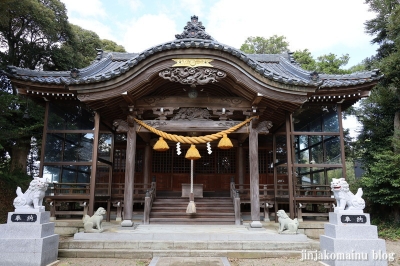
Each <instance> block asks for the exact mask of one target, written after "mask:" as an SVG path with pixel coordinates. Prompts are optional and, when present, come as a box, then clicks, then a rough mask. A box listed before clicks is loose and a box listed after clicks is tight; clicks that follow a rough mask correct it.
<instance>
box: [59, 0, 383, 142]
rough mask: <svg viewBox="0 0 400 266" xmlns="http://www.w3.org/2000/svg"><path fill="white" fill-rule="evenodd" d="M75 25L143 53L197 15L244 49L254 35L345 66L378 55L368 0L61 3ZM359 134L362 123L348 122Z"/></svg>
mask: <svg viewBox="0 0 400 266" xmlns="http://www.w3.org/2000/svg"><path fill="white" fill-rule="evenodd" d="M61 1H62V2H63V3H65V5H66V8H67V11H68V17H69V22H70V23H73V24H76V25H79V26H81V27H82V28H84V29H87V30H92V31H94V32H96V33H97V34H98V35H99V37H100V38H101V39H109V40H112V41H115V42H116V43H117V44H120V45H122V46H124V47H125V49H126V51H127V52H132V53H140V52H142V51H143V50H145V49H147V48H150V47H152V46H155V45H158V44H161V43H164V42H168V41H172V40H174V39H175V34H180V33H182V32H183V28H184V26H186V23H187V22H188V21H190V17H191V16H192V15H196V16H198V17H199V21H200V22H202V23H203V26H205V28H206V32H207V33H208V34H210V35H211V36H212V37H213V38H214V39H216V40H217V41H218V42H220V43H223V44H226V45H229V46H232V47H235V48H238V49H239V48H240V46H241V45H242V44H243V43H244V42H245V40H246V39H247V38H248V37H250V36H253V37H255V36H260V37H264V38H269V37H271V36H273V35H275V34H276V35H278V36H281V35H283V36H285V37H286V41H288V42H289V49H290V50H291V51H293V52H294V51H296V50H303V49H308V50H309V51H310V52H311V54H312V55H313V56H314V58H317V57H318V56H320V55H324V54H329V53H333V54H336V55H337V56H341V55H344V54H349V56H350V61H349V63H348V65H347V66H345V68H349V67H351V66H354V65H356V64H358V63H360V62H361V61H362V60H363V59H365V58H367V57H370V56H371V55H374V54H375V50H376V48H377V46H376V45H371V43H370V42H371V39H372V36H370V35H368V34H367V33H365V29H364V23H365V21H367V20H370V19H372V18H374V17H375V14H374V13H373V12H370V11H369V10H368V5H366V4H364V0H301V1H300V0H279V1H278V0H246V1H239V0H61ZM344 124H345V127H348V128H350V131H351V135H352V136H353V137H355V136H356V134H357V130H360V125H359V124H357V122H356V121H355V119H354V118H349V119H348V120H347V121H344Z"/></svg>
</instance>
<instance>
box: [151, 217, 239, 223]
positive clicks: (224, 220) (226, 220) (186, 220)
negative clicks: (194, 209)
mask: <svg viewBox="0 0 400 266" xmlns="http://www.w3.org/2000/svg"><path fill="white" fill-rule="evenodd" d="M234 223H235V217H234V216H233V217H232V218H229V217H228V218H225V217H219V218H215V217H205V218H202V217H200V218H185V217H174V218H171V217H166V218H165V217H164V218H150V224H234Z"/></svg>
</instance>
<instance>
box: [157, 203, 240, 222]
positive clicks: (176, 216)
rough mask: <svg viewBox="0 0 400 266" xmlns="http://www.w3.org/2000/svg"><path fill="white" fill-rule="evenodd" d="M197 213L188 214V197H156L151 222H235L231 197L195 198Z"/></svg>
mask: <svg viewBox="0 0 400 266" xmlns="http://www.w3.org/2000/svg"><path fill="white" fill-rule="evenodd" d="M195 203H196V213H195V214H186V208H187V206H188V199H187V198H156V200H155V201H154V202H153V205H152V209H151V212H150V219H149V221H150V224H225V225H226V224H234V223H235V212H234V207H233V202H232V199H231V198H199V199H195Z"/></svg>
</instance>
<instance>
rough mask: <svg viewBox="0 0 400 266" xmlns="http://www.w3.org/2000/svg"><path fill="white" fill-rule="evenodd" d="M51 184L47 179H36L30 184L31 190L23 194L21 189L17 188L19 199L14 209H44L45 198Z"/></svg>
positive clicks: (17, 198)
mask: <svg viewBox="0 0 400 266" xmlns="http://www.w3.org/2000/svg"><path fill="white" fill-rule="evenodd" d="M48 186H49V184H48V183H47V180H46V178H39V177H35V178H34V179H33V180H32V181H31V183H30V184H29V188H28V189H27V190H26V191H25V193H22V189H21V188H20V187H18V188H17V191H16V192H17V197H16V198H15V199H14V207H15V209H16V210H18V209H35V210H40V209H43V210H44V207H43V198H44V196H45V192H46V190H47V187H48Z"/></svg>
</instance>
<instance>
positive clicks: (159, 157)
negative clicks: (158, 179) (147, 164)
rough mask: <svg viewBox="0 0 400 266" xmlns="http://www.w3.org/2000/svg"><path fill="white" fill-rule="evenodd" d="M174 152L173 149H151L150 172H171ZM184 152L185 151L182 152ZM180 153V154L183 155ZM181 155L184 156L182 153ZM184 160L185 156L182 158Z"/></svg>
mask: <svg viewBox="0 0 400 266" xmlns="http://www.w3.org/2000/svg"><path fill="white" fill-rule="evenodd" d="M175 153H176V151H175V149H169V150H168V151H163V152H159V151H153V162H152V172H153V173H171V170H172V167H173V160H172V159H173V157H174V154H175ZM183 154H185V153H183ZM183 154H181V156H182V155H183ZM183 157H185V156H184V155H183ZM183 159H184V160H185V158H183Z"/></svg>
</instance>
